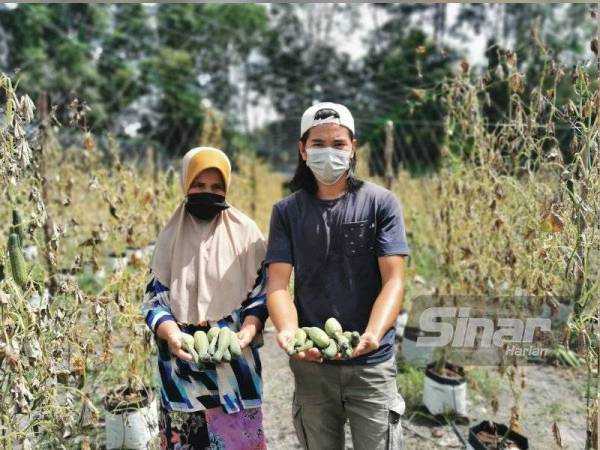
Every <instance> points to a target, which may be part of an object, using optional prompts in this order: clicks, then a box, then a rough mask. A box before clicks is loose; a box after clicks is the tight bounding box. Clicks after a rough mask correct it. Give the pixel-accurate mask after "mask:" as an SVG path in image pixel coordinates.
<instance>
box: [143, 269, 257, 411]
mask: <svg viewBox="0 0 600 450" xmlns="http://www.w3.org/2000/svg"><path fill="white" fill-rule="evenodd" d="M142 313H143V315H144V317H145V319H146V324H147V325H148V327H149V328H150V330H152V332H153V333H154V336H155V338H156V344H157V347H158V369H159V373H160V394H161V406H162V407H163V408H164V409H165V410H167V411H182V412H193V411H203V410H207V409H212V408H217V407H219V406H222V407H223V409H224V411H225V412H227V413H228V414H233V413H237V412H240V411H243V410H245V409H248V408H256V407H259V406H260V405H261V397H262V381H261V363H260V359H259V356H258V348H259V347H261V346H262V343H263V342H262V334H260V333H259V334H257V336H256V337H255V338H254V340H253V341H252V343H251V345H249V346H248V347H246V348H244V350H243V352H242V356H241V357H240V358H238V359H235V360H232V361H231V363H223V364H211V363H205V365H206V368H203V369H198V367H197V366H196V365H195V363H194V362H193V361H192V362H188V361H183V360H181V359H178V358H176V357H175V356H173V355H172V354H171V351H170V350H169V346H168V344H167V341H165V340H163V339H161V338H159V337H158V336H156V329H157V328H158V326H159V325H160V324H161V323H163V322H164V321H166V320H172V321H175V317H173V315H172V313H171V309H170V308H169V289H168V288H167V287H165V286H163V285H162V284H161V283H160V282H159V281H158V279H156V278H155V277H153V276H152V274H151V279H150V282H149V283H148V285H147V286H146V293H145V295H144V302H143V303H142ZM250 315H252V316H256V317H257V318H259V319H260V320H261V322H262V323H263V324H264V323H265V320H266V319H267V316H268V312H267V306H266V268H265V266H264V265H263V267H261V269H260V270H259V272H258V277H257V279H256V282H255V285H254V287H253V289H252V291H251V292H250V294H248V297H247V298H246V300H245V301H244V302H243V303H242V304H241V306H240V307H239V308H238V309H236V310H235V311H233V312H232V313H231V315H229V316H227V317H224V318H223V319H221V320H219V321H215V322H209V325H208V326H206V327H199V326H194V325H181V324H179V326H180V328H181V330H182V331H183V332H185V333H188V334H192V335H193V334H194V333H195V332H196V331H197V330H204V331H208V329H209V328H210V327H211V326H219V327H229V328H231V329H232V330H233V331H234V332H237V331H239V330H240V327H241V325H242V323H243V322H244V319H245V318H246V317H247V316H250Z"/></svg>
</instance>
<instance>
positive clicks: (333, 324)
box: [325, 317, 344, 337]
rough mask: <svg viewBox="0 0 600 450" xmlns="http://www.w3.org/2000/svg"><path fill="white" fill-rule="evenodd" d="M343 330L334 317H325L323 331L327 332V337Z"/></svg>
mask: <svg viewBox="0 0 600 450" xmlns="http://www.w3.org/2000/svg"><path fill="white" fill-rule="evenodd" d="M343 332H344V330H343V329H342V326H341V325H340V323H339V322H338V321H337V319H336V318H334V317H330V318H329V319H327V322H325V333H327V334H328V335H329V337H335V335H336V334H337V333H343Z"/></svg>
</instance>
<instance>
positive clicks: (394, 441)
mask: <svg viewBox="0 0 600 450" xmlns="http://www.w3.org/2000/svg"><path fill="white" fill-rule="evenodd" d="M389 408H390V409H389V414H388V445H387V450H399V449H403V448H404V439H403V437H402V423H401V418H402V414H404V402H403V400H401V399H400V398H397V399H395V400H394V401H392V403H391V404H390V407H389Z"/></svg>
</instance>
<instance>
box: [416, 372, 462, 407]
mask: <svg viewBox="0 0 600 450" xmlns="http://www.w3.org/2000/svg"><path fill="white" fill-rule="evenodd" d="M434 367H435V363H431V364H429V365H428V366H427V370H426V371H425V384H424V386H423V405H425V407H426V408H427V410H428V411H429V412H430V413H431V414H433V415H438V414H445V413H455V414H458V415H461V416H466V414H467V381H466V379H465V377H464V370H463V368H462V367H460V366H455V365H453V364H446V368H448V369H451V370H452V371H453V372H454V373H456V375H457V376H453V377H448V376H444V375H440V374H438V373H437V372H435V371H434Z"/></svg>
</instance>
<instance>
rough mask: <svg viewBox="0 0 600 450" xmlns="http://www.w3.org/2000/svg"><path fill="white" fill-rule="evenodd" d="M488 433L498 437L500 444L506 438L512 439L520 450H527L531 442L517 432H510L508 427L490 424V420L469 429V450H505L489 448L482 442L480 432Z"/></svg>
mask: <svg viewBox="0 0 600 450" xmlns="http://www.w3.org/2000/svg"><path fill="white" fill-rule="evenodd" d="M482 431H484V432H486V433H489V434H492V435H495V436H498V442H500V441H501V440H502V439H503V437H505V436H506V438H507V439H510V440H511V441H512V442H513V443H514V444H516V445H517V446H518V447H519V449H521V450H526V449H528V448H529V441H528V440H527V438H526V437H525V436H523V435H522V434H519V433H517V432H516V431H513V430H510V429H509V428H508V427H507V426H506V425H504V424H501V423H495V422H490V421H488V420H484V421H483V422H481V423H478V424H477V425H475V426H474V427H471V428H469V441H468V446H467V450H471V449H472V450H503V449H504V447H500V448H498V447H489V446H488V445H487V443H484V442H482V441H481V440H480V438H479V436H478V434H479V433H480V432H482Z"/></svg>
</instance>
